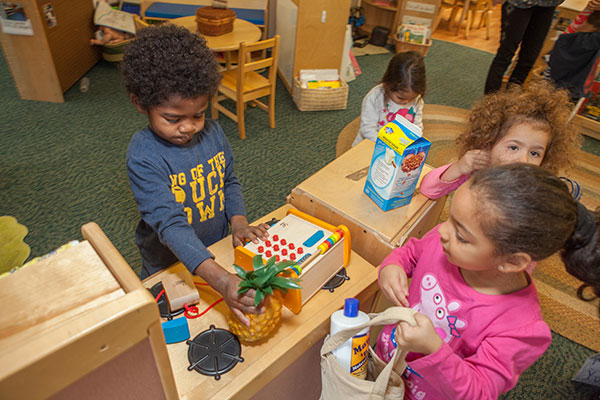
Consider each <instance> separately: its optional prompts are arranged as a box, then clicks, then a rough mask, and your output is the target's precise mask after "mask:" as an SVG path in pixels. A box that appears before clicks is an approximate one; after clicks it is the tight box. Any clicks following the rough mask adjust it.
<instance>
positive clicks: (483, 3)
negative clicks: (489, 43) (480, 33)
mask: <svg viewBox="0 0 600 400" xmlns="http://www.w3.org/2000/svg"><path fill="white" fill-rule="evenodd" d="M476 12H481V19H480V20H479V26H478V29H479V28H481V25H482V24H483V23H484V22H485V28H486V32H485V38H486V39H489V38H490V20H491V17H492V0H477V1H471V3H470V4H469V10H468V13H467V26H466V30H465V39H468V38H469V30H470V29H471V28H472V27H473V14H475V13H476Z"/></svg>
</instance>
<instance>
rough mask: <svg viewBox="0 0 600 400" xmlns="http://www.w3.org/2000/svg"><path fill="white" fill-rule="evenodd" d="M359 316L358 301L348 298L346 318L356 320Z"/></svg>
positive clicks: (346, 301) (345, 310)
mask: <svg viewBox="0 0 600 400" xmlns="http://www.w3.org/2000/svg"><path fill="white" fill-rule="evenodd" d="M357 316H358V299H355V298H354V297H350V298H347V299H346V300H345V301H344V317H349V318H356V317H357Z"/></svg>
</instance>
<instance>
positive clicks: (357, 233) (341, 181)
mask: <svg viewBox="0 0 600 400" xmlns="http://www.w3.org/2000/svg"><path fill="white" fill-rule="evenodd" d="M374 147H375V143H373V142H372V141H370V140H363V141H362V142H360V143H359V144H357V145H356V146H354V147H352V148H351V149H350V150H348V151H347V152H345V153H344V154H342V155H341V156H340V157H338V158H336V159H335V160H334V161H332V162H331V163H329V164H328V165H326V166H325V167H323V168H322V169H321V170H319V171H318V172H317V173H315V174H314V175H312V176H311V177H309V178H308V179H306V180H305V181H304V182H302V183H300V184H299V185H298V186H296V187H295V188H294V189H293V190H292V192H291V193H290V195H289V196H288V203H291V204H292V205H293V206H294V207H296V208H297V209H299V210H300V211H303V212H305V213H307V214H309V215H312V216H314V217H316V218H319V219H321V220H323V221H326V222H328V223H330V224H332V225H345V226H346V227H348V229H349V230H350V235H351V236H352V250H353V251H355V252H356V253H358V254H359V255H360V256H361V257H363V258H364V259H366V260H367V261H368V262H369V263H371V264H372V265H373V266H377V265H379V264H380V263H381V261H382V260H383V259H384V258H385V257H386V256H388V255H389V254H390V252H391V251H392V250H393V249H394V248H395V247H398V246H401V245H402V244H404V242H405V241H406V240H407V239H408V238H409V237H412V236H415V237H421V236H422V235H424V234H425V233H426V232H428V231H429V230H431V229H432V228H433V227H434V226H435V225H436V224H437V222H438V218H439V215H440V213H441V212H442V210H443V208H444V204H445V202H446V197H445V196H444V197H442V198H440V199H437V200H431V199H428V198H427V197H425V196H423V195H421V194H420V193H419V192H418V184H417V192H416V193H415V194H414V196H413V198H412V200H411V202H410V204H408V205H407V206H404V207H399V208H396V209H394V210H390V211H387V212H384V211H382V210H381V208H379V207H377V206H376V205H375V203H373V201H371V199H369V197H367V196H366V195H365V194H364V193H363V188H364V187H365V181H366V177H367V173H368V170H369V163H370V160H371V155H372V154H373V149H374ZM431 169H432V168H431V167H430V166H429V165H425V166H424V167H423V173H422V174H421V175H424V174H425V173H427V172H429V171H431Z"/></svg>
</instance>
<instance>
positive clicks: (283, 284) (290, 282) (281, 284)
mask: <svg viewBox="0 0 600 400" xmlns="http://www.w3.org/2000/svg"><path fill="white" fill-rule="evenodd" d="M271 286H272V287H274V288H278V289H283V290H284V291H287V289H301V286H300V285H298V279H297V278H282V277H280V276H276V277H275V278H273V281H272V282H271Z"/></svg>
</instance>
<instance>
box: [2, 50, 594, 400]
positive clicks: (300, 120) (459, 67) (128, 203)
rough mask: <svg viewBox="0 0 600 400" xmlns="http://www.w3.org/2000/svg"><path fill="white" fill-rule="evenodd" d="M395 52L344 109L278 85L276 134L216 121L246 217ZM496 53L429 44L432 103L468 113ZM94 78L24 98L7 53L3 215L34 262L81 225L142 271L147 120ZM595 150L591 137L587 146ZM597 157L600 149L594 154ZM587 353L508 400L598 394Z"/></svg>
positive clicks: (307, 155) (279, 199)
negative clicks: (56, 93) (135, 193)
mask: <svg viewBox="0 0 600 400" xmlns="http://www.w3.org/2000/svg"><path fill="white" fill-rule="evenodd" d="M390 57H391V54H389V55H388V54H384V55H373V56H363V57H359V58H358V63H359V64H360V67H361V69H362V70H363V74H362V75H360V76H359V77H358V78H357V79H356V80H354V81H352V82H350V83H349V86H350V92H349V97H348V108H347V109H346V110H343V111H321V112H300V111H297V109H296V107H295V104H294V103H293V100H292V98H291V96H290V95H289V94H288V93H287V91H286V90H285V88H284V87H283V85H282V84H281V82H279V83H278V87H277V97H276V103H277V107H276V108H277V109H276V124H277V127H276V128H275V129H270V128H269V127H268V119H267V114H266V113H265V112H264V111H262V110H260V109H258V108H254V109H252V108H248V109H247V111H246V131H247V137H248V139H247V140H245V141H242V140H240V139H239V137H238V133H237V126H236V124H235V123H234V122H233V121H231V120H229V119H227V118H225V117H221V118H220V119H219V121H220V123H221V125H222V126H223V129H224V130H225V133H226V135H227V136H228V138H229V140H230V142H231V146H232V148H233V152H234V155H235V157H236V168H235V169H236V172H237V175H238V177H239V178H240V180H241V182H242V185H243V191H244V196H245V200H246V207H247V210H248V217H249V220H254V219H257V218H260V217H261V216H262V215H265V214H267V213H268V212H270V211H272V210H273V209H275V208H278V207H279V206H281V205H283V204H284V203H285V197H286V196H287V195H288V194H289V193H290V191H291V190H292V188H294V187H295V186H296V185H297V184H298V183H300V182H301V181H303V180H304V179H306V178H307V177H309V176H310V175H312V174H313V173H314V172H316V171H317V170H318V169H320V168H321V167H323V166H324V165H326V164H327V163H329V162H330V161H331V160H333V158H334V157H335V142H336V139H337V136H338V133H339V132H340V130H341V129H342V128H343V127H344V126H345V125H346V124H347V123H348V122H350V121H351V120H352V119H354V118H355V117H356V116H358V115H359V114H360V105H361V101H362V98H363V97H364V95H365V94H366V93H367V92H368V91H369V89H371V87H373V86H374V85H375V84H376V83H377V81H378V80H379V79H380V78H381V76H382V75H383V72H384V70H385V68H386V66H387V63H388V60H389V58H390ZM492 57H493V55H492V54H489V53H486V52H482V51H477V50H473V49H469V48H466V47H462V46H458V45H455V44H452V43H447V42H441V41H434V43H433V45H432V47H431V50H430V51H429V53H428V55H427V58H426V65H427V76H428V79H427V80H428V92H427V95H426V96H425V101H426V102H427V103H431V104H443V105H450V106H455V107H463V108H469V107H470V106H471V105H472V104H473V103H474V102H475V101H476V100H477V99H478V98H480V96H481V94H482V92H483V90H482V88H483V82H484V80H485V76H486V74H487V68H488V66H489V63H490V62H491V59H492ZM87 76H88V77H89V78H90V89H89V91H87V92H86V93H81V92H79V90H78V87H76V86H74V87H73V88H71V89H70V90H68V91H67V92H66V93H65V103H64V104H52V103H43V102H34V101H23V100H20V99H19V96H18V94H17V91H16V89H15V87H14V83H13V80H12V78H11V76H10V73H9V71H8V67H7V65H6V62H5V60H4V58H0V109H1V110H2V111H3V114H4V117H3V118H2V119H1V120H0V132H1V134H0V149H2V150H1V157H0V176H1V178H0V215H13V216H15V217H16V218H17V219H18V221H19V222H20V223H21V224H23V225H25V226H27V227H28V228H29V234H28V235H27V236H26V237H25V242H26V243H27V244H29V245H30V246H31V257H34V256H39V255H43V254H45V253H47V252H49V251H51V250H53V249H54V248H56V247H58V246H60V245H61V244H63V243H66V242H68V241H69V240H72V239H80V238H81V234H80V231H79V230H80V227H81V225H83V224H85V223H86V222H89V221H95V222H97V223H98V224H99V225H100V227H101V228H102V229H103V230H104V232H105V233H106V234H107V236H108V237H109V238H110V240H111V241H112V242H113V244H114V245H115V246H116V247H117V249H118V250H119V252H121V254H122V255H123V256H124V257H125V259H126V260H127V261H128V262H129V264H130V265H131V266H132V267H133V268H134V269H136V270H139V265H140V258H139V255H138V251H137V248H136V246H135V243H134V231H135V227H136V225H137V222H138V218H139V217H138V213H137V210H136V206H135V202H134V200H133V197H132V194H131V191H130V189H129V183H128V180H127V173H126V170H125V153H126V150H127V145H128V143H129V139H130V137H131V135H132V134H133V133H134V132H135V131H137V130H139V129H141V128H142V127H144V126H145V124H146V119H145V117H144V116H143V115H141V114H139V113H138V112H137V111H136V110H135V109H134V107H133V106H132V105H131V104H130V103H129V101H128V98H127V95H126V93H125V90H124V89H123V87H122V85H121V83H120V77H119V73H118V71H117V68H116V67H115V66H114V65H111V64H108V63H106V62H104V61H102V62H100V63H98V64H97V65H96V66H95V67H94V68H93V69H92V70H91V71H89V73H88V74H87ZM588 148H589V149H590V150H588V151H594V152H597V151H598V149H600V146H598V143H597V142H596V141H587V142H586V149H588ZM596 154H598V153H596ZM591 354H592V352H591V351H590V350H589V349H587V348H585V347H582V346H579V345H577V344H575V343H573V342H571V341H569V340H567V339H565V338H563V337H561V336H559V335H555V337H554V341H553V343H552V346H551V347H550V349H549V350H548V352H547V353H546V354H545V355H544V357H542V358H541V359H540V360H539V361H538V362H537V363H536V364H535V365H534V366H533V367H532V368H530V369H529V370H528V371H527V372H526V373H525V374H524V375H523V376H522V378H521V380H520V382H519V385H518V386H517V388H516V389H515V390H513V391H512V392H510V393H509V394H507V395H505V396H503V397H502V398H505V399H539V398H544V399H566V398H569V399H589V398H598V395H599V394H600V389H598V388H593V387H590V386H585V385H578V384H574V383H571V382H570V378H571V377H572V376H573V375H574V374H575V373H576V372H577V370H578V368H579V367H580V366H581V365H582V364H583V361H584V360H585V359H586V358H587V357H589V356H590V355H591Z"/></svg>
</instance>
